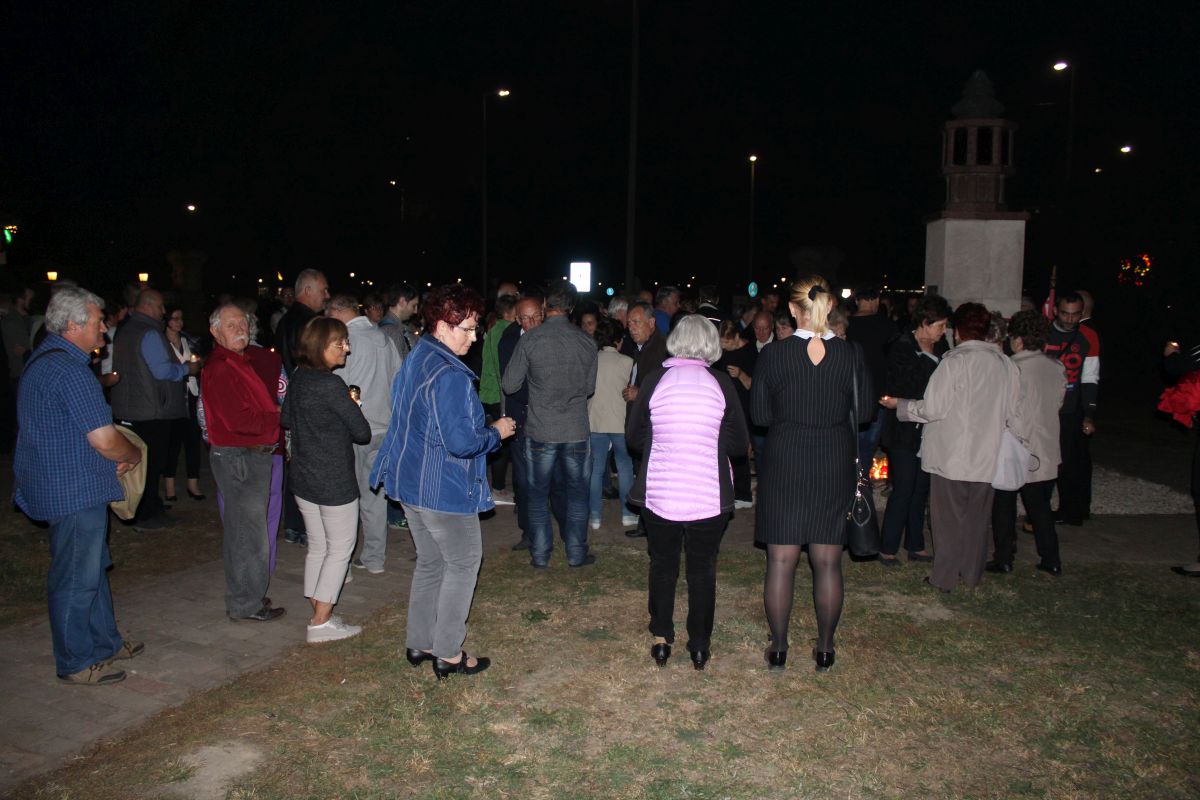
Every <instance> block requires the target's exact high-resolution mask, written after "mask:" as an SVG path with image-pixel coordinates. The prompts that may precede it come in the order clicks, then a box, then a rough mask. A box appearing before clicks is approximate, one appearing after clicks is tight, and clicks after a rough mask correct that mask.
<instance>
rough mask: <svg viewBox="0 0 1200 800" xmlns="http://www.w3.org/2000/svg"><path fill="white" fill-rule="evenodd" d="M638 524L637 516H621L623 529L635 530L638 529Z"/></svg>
mask: <svg viewBox="0 0 1200 800" xmlns="http://www.w3.org/2000/svg"><path fill="white" fill-rule="evenodd" d="M637 524H638V518H637V515H636V514H622V515H621V527H622V528H633V527H636V526H637Z"/></svg>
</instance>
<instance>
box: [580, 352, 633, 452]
mask: <svg viewBox="0 0 1200 800" xmlns="http://www.w3.org/2000/svg"><path fill="white" fill-rule="evenodd" d="M632 373H633V359H632V358H630V357H629V356H623V355H621V354H620V353H618V352H617V351H616V350H615V349H614V348H612V347H606V348H604V349H603V350H601V351H600V352H599V353H598V354H597V355H596V391H595V393H593V394H592V396H591V397H589V398H588V424H589V426H590V427H591V431H592V433H620V434H624V433H625V400H624V398H622V397H621V390H622V389H624V388H625V387H626V386H628V385H629V376H630V375H631V374H632Z"/></svg>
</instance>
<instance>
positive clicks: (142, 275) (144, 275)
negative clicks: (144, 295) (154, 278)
mask: <svg viewBox="0 0 1200 800" xmlns="http://www.w3.org/2000/svg"><path fill="white" fill-rule="evenodd" d="M149 282H150V273H149V272H139V273H138V283H149Z"/></svg>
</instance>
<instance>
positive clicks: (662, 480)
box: [625, 314, 750, 669]
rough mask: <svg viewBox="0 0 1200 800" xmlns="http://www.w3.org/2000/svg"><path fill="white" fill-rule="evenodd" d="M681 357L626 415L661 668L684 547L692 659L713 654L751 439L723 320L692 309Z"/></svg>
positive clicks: (682, 328)
mask: <svg viewBox="0 0 1200 800" xmlns="http://www.w3.org/2000/svg"><path fill="white" fill-rule="evenodd" d="M667 351H668V352H669V353H670V354H671V357H670V358H668V359H667V360H666V361H664V362H663V368H662V369H661V370H658V371H655V372H653V373H651V374H650V375H648V376H647V377H646V380H645V382H644V383H643V384H642V387H641V389H640V391H639V392H638V396H637V399H636V400H635V401H634V402H633V405H632V407H631V408H630V409H629V416H628V418H627V419H626V421H625V440H626V442H627V443H628V446H629V448H630V449H631V450H640V451H641V453H642V467H641V470H640V471H639V472H638V477H637V481H636V482H635V483H634V486H633V489H632V490H631V491H630V492H629V503H630V504H631V505H637V506H641V507H642V508H643V511H642V518H643V520H644V521H645V523H646V549H647V551H648V552H649V554H650V603H649V606H650V634H651V635H652V636H654V644H653V646H652V647H651V648H650V655H651V657H653V658H654V661H655V662H656V663H657V664H658V665H659V666H660V667H661V666H664V665H665V664H666V663H667V659H668V658H670V657H671V645H672V644H673V643H674V641H675V623H674V620H673V615H674V611H675V585H676V583H677V582H678V580H679V555H680V550H681V549H683V550H684V551H686V553H687V586H688V619H687V631H688V643H687V649H688V652H689V653H690V654H691V658H692V665H693V666H694V667H695V668H696V669H704V665H705V664H707V663H708V658H709V641H710V639H711V638H712V629H713V615H714V611H715V608H716V598H717V552H718V550H719V549H720V546H721V538H722V537H723V536H724V535H725V528H726V526H727V525H728V524H729V515H730V512H732V511H733V508H734V498H733V476H732V470H731V468H730V463H729V460H730V458H731V457H733V456H737V455H740V454H744V453H745V452H746V448H747V447H749V445H750V438H749V433H748V432H747V430H746V420H745V417H744V416H743V414H742V408H741V405H740V404H739V402H738V399H737V394H736V392H735V390H734V388H733V381H732V380H730V378H729V375H727V374H726V373H724V372H721V371H718V370H715V369H713V368H712V364H713V362H714V361H716V360H717V359H718V358H720V357H721V342H720V338H719V337H718V335H717V329H716V327H714V326H713V324H712V323H711V322H709V321H708V320H707V319H706V318H704V317H702V316H700V315H698V314H691V315H688V316H686V317H683V318H682V319H680V320H679V322H678V324H676V326H675V329H674V330H673V331H671V335H670V336H669V337H668V338H667Z"/></svg>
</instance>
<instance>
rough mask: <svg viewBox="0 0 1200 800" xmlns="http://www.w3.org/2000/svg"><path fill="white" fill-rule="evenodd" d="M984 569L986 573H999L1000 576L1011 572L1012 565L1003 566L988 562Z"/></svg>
mask: <svg viewBox="0 0 1200 800" xmlns="http://www.w3.org/2000/svg"><path fill="white" fill-rule="evenodd" d="M984 569H985V570H986V571H988V572H999V573H1000V574H1001V575H1007V574H1008V573H1010V572H1012V564H1003V563H1001V562H999V561H989V562H988V563H987V565H986V566H985V567H984Z"/></svg>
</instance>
